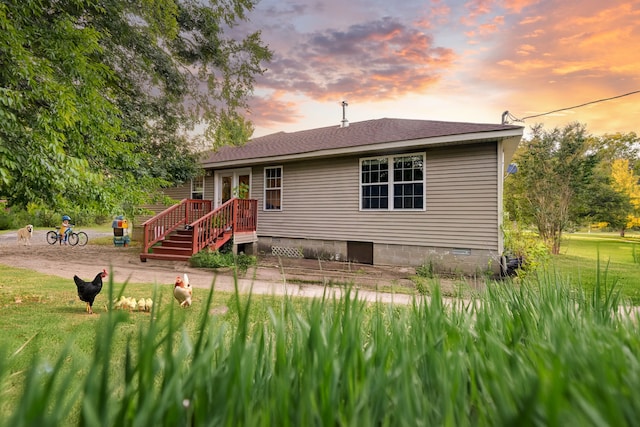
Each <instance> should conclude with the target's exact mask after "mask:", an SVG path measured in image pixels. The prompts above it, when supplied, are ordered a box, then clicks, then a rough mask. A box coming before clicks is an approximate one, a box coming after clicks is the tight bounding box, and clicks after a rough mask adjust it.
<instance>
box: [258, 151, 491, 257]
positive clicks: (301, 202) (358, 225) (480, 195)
mask: <svg viewBox="0 0 640 427" xmlns="http://www.w3.org/2000/svg"><path fill="white" fill-rule="evenodd" d="M417 152H419V151H413V152H411V153H408V154H412V153H417ZM361 157H370V156H357V157H356V156H353V157H344V158H331V159H324V160H313V161H306V162H295V163H282V164H281V165H282V166H283V205H282V211H278V212H272V211H264V210H263V200H262V199H263V195H264V194H263V192H262V188H263V180H264V167H262V166H261V167H254V169H253V188H254V189H255V190H258V189H260V190H259V191H255V192H252V195H253V197H254V198H257V199H258V200H259V203H258V208H259V213H258V235H259V236H271V237H288V238H302V239H305V238H306V239H321V240H342V241H344V240H355V241H368V242H374V243H379V244H384V243H389V244H405V245H420V246H434V247H453V248H469V249H488V250H497V249H498V218H497V215H498V206H497V203H498V195H497V189H498V176H497V170H498V168H497V144H496V143H495V142H490V143H483V144H475V145H458V146H451V147H442V148H435V149H428V150H427V151H426V158H425V169H426V170H425V174H426V183H425V185H426V210H425V211H360V210H359V197H360V191H359V171H360V163H359V160H360V158H361ZM264 166H267V167H268V166H277V165H264Z"/></svg>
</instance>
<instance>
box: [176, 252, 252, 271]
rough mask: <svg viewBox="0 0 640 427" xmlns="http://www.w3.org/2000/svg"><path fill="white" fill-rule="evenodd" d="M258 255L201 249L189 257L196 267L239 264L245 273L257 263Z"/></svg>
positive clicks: (238, 266) (239, 267)
mask: <svg viewBox="0 0 640 427" xmlns="http://www.w3.org/2000/svg"><path fill="white" fill-rule="evenodd" d="M256 262H257V261H256V257H254V256H251V255H246V254H243V253H241V254H238V255H234V254H233V252H220V251H212V250H204V251H200V252H198V253H197V254H195V255H193V256H192V257H191V258H189V264H191V266H192V267H196V268H225V267H233V266H234V265H235V266H237V268H238V270H239V271H240V272H242V273H245V272H246V271H247V270H248V268H249V267H250V266H252V265H255V264H256Z"/></svg>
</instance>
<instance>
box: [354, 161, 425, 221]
mask: <svg viewBox="0 0 640 427" xmlns="http://www.w3.org/2000/svg"><path fill="white" fill-rule="evenodd" d="M409 156H422V161H423V165H424V166H423V170H422V200H423V203H422V208H413V209H395V208H394V207H393V199H394V192H393V190H394V184H395V181H394V180H393V160H394V159H395V158H397V157H409ZM385 158H386V159H387V164H388V165H389V171H388V173H389V180H388V181H387V187H388V194H389V196H388V197H389V203H388V204H387V206H388V207H387V208H386V209H364V208H363V207H362V187H363V183H362V163H363V162H364V161H366V160H376V159H385ZM426 163H427V153H426V152H425V151H422V152H418V153H402V154H391V155H381V156H372V157H363V158H361V159H360V161H359V162H358V196H359V197H358V206H359V210H360V211H361V212H388V211H393V212H424V211H426V210H427V170H426Z"/></svg>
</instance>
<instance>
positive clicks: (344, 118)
mask: <svg viewBox="0 0 640 427" xmlns="http://www.w3.org/2000/svg"><path fill="white" fill-rule="evenodd" d="M347 105H349V104H347V101H342V121H341V122H340V127H341V128H346V127H348V126H349V120H347V116H346V110H347Z"/></svg>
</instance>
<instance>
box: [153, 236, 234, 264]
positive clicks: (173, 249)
mask: <svg viewBox="0 0 640 427" xmlns="http://www.w3.org/2000/svg"><path fill="white" fill-rule="evenodd" d="M232 236H233V233H232V232H231V231H227V232H224V233H222V234H220V236H218V237H217V238H216V240H215V243H214V245H212V246H211V249H220V247H222V245H224V244H225V243H226V242H227V241H228V240H229V239H230V238H231V237H232ZM152 250H153V252H151V253H147V254H143V255H144V258H145V259H160V260H165V261H188V260H189V258H191V256H192V255H193V230H176V231H173V232H172V233H171V234H169V235H168V236H167V238H166V239H164V240H162V241H161V242H160V243H159V244H158V245H156V246H154V247H153V248H152ZM143 255H141V257H142V256H143Z"/></svg>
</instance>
